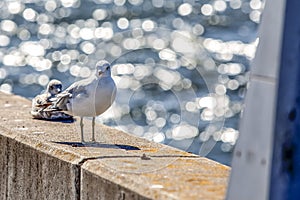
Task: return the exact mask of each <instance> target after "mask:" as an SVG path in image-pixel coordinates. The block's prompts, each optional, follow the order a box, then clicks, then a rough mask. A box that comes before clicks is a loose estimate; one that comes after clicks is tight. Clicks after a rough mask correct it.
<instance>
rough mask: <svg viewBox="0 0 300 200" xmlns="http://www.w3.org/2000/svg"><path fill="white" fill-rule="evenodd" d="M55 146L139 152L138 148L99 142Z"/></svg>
mask: <svg viewBox="0 0 300 200" xmlns="http://www.w3.org/2000/svg"><path fill="white" fill-rule="evenodd" d="M51 142H53V143H56V144H62V145H68V146H71V147H94V148H108V149H123V150H135V151H136V150H141V149H140V148H138V147H135V146H131V145H125V144H107V143H99V142H86V143H81V142H55V141H51Z"/></svg>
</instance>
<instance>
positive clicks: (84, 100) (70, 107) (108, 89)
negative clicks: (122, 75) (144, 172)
mask: <svg viewBox="0 0 300 200" xmlns="http://www.w3.org/2000/svg"><path fill="white" fill-rule="evenodd" d="M115 97H116V85H115V82H114V81H113V79H112V78H111V69H110V64H109V62H107V61H106V60H101V61H99V62H97V64H96V71H95V73H94V74H92V75H91V76H90V77H89V78H87V79H83V80H81V81H77V82H75V83H73V84H72V85H71V86H70V87H68V88H67V89H66V90H65V91H63V92H62V93H60V94H59V95H57V100H56V101H55V102H54V103H53V105H52V109H57V110H59V111H62V112H64V113H66V114H70V115H73V116H79V117H80V131H81V141H82V142H84V138H83V117H93V119H92V141H95V117H96V116H98V115H100V114H102V113H103V112H105V111H106V110H107V109H108V108H109V107H110V106H111V104H112V103H113V101H114V100H115Z"/></svg>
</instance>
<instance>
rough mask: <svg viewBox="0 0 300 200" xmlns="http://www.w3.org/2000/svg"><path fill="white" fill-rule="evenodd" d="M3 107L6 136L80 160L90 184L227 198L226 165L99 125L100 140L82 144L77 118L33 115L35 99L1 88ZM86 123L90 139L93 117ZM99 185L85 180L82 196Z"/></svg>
mask: <svg viewBox="0 0 300 200" xmlns="http://www.w3.org/2000/svg"><path fill="white" fill-rule="evenodd" d="M0 109H1V112H0V134H1V135H2V136H3V137H6V138H10V139H13V140H16V141H18V142H20V143H22V144H25V145H27V146H29V147H31V148H34V149H36V150H38V151H41V152H44V153H46V154H48V155H50V156H53V157H55V158H58V159H60V160H62V161H65V162H69V163H72V164H75V165H79V166H80V168H81V178H90V179H93V180H90V179H89V180H90V181H89V182H88V183H91V184H92V183H93V182H95V183H97V181H98V180H99V181H100V180H102V181H103V180H105V181H107V182H109V183H111V184H114V185H118V186H119V187H122V188H126V189H127V190H129V191H132V192H134V193H136V194H137V195H138V196H140V198H138V199H180V200H182V199H188V200H192V199H224V198H225V193H226V188H227V181H228V177H229V173H230V168H229V167H227V166H224V165H222V164H219V163H216V162H214V161H211V160H209V159H206V158H203V157H199V156H196V155H193V154H190V153H187V152H183V151H180V150H177V149H175V148H171V147H168V146H165V145H162V144H157V143H154V142H150V141H147V140H145V139H142V138H138V137H135V136H133V135H129V134H127V133H124V132H121V131H119V130H116V129H113V128H110V127H107V126H104V125H100V124H96V139H97V141H100V142H96V143H89V142H88V143H85V144H81V143H80V142H79V141H80V128H79V120H76V121H75V122H73V123H65V122H59V121H56V122H54V121H45V120H36V119H32V117H31V115H30V109H31V102H30V101H29V100H27V99H25V98H23V97H20V96H16V95H9V94H4V93H0ZM84 124H85V127H84V128H85V138H86V140H87V141H88V140H89V138H90V135H89V133H90V132H91V121H90V120H85V121H84ZM58 170H59V169H58ZM81 182H82V180H81ZM95 187H96V186H95V185H93V186H90V185H89V184H83V183H82V188H81V190H84V192H81V193H82V194H81V196H82V197H84V195H86V197H85V198H82V199H97V198H99V196H98V195H99V194H98V193H97V192H96V191H97V188H95ZM99 191H100V190H99ZM124 199H125V198H124ZM126 199H127V198H126Z"/></svg>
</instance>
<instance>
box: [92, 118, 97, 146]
mask: <svg viewBox="0 0 300 200" xmlns="http://www.w3.org/2000/svg"><path fill="white" fill-rule="evenodd" d="M92 141H93V142H95V141H96V140H95V117H93V119H92Z"/></svg>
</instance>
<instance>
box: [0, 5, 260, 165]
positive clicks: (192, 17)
mask: <svg viewBox="0 0 300 200" xmlns="http://www.w3.org/2000/svg"><path fill="white" fill-rule="evenodd" d="M263 6H264V3H263V2H262V1H261V0H4V1H0V10H1V11H0V20H1V21H0V49H1V50H0V63H1V64H0V90H1V91H5V92H9V93H15V94H18V95H22V96H24V97H27V98H29V99H30V98H32V97H34V96H35V95H37V94H39V93H40V92H41V91H42V90H43V89H45V86H46V85H47V83H48V82H49V80H51V79H54V78H55V79H59V80H61V81H62V82H63V83H64V87H65V88H66V87H67V86H69V85H70V84H71V83H72V82H74V81H76V80H80V79H82V78H86V77H88V76H90V74H91V73H92V70H93V68H94V65H95V63H96V62H97V61H98V60H100V59H106V60H108V61H110V62H111V63H112V66H113V67H112V73H113V78H114V79H115V81H116V83H117V86H118V93H117V98H116V101H115V103H114V104H113V106H112V108H111V109H110V110H109V111H108V112H106V113H105V114H103V115H102V116H100V117H98V119H97V120H98V121H99V122H101V123H104V124H108V125H110V126H114V127H116V128H118V129H121V130H124V131H126V132H129V133H132V134H135V135H137V136H140V137H144V138H147V139H149V140H153V141H155V142H161V143H165V144H168V145H171V146H174V147H177V148H180V149H183V150H185V151H189V152H193V153H196V154H199V155H202V156H207V157H209V158H212V159H214V160H216V161H219V162H221V163H224V164H227V165H230V162H231V152H232V150H233V148H234V145H235V143H236V140H237V138H238V135H239V132H238V123H239V115H240V112H241V109H242V107H243V98H244V95H245V91H246V84H247V81H248V73H249V63H250V61H251V60H252V59H253V57H254V54H255V50H256V46H257V43H258V39H257V25H258V24H259V22H260V16H261V13H262V9H263Z"/></svg>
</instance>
